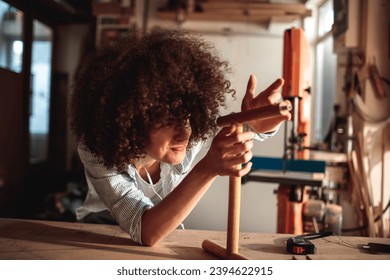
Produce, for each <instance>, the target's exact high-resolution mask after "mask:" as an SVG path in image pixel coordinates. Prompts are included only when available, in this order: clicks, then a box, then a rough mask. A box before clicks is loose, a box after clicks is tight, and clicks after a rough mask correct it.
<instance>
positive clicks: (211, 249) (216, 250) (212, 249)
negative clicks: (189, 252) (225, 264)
mask: <svg viewBox="0 0 390 280" xmlns="http://www.w3.org/2000/svg"><path fill="white" fill-rule="evenodd" d="M202 248H203V249H204V250H205V251H206V252H208V253H210V254H212V255H214V256H216V257H218V258H220V259H225V260H249V258H247V257H245V256H243V255H240V254H229V253H228V252H227V250H226V249H225V248H223V247H222V246H220V245H219V244H217V243H214V242H213V241H210V240H208V239H206V240H204V241H203V243H202Z"/></svg>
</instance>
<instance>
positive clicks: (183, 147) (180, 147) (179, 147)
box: [171, 145, 186, 152]
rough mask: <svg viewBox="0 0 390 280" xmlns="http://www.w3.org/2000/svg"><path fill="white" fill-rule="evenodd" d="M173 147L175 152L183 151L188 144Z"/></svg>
mask: <svg viewBox="0 0 390 280" xmlns="http://www.w3.org/2000/svg"><path fill="white" fill-rule="evenodd" d="M171 149H172V150H173V151H174V152H182V151H185V149H186V146H184V145H180V146H173V147H171Z"/></svg>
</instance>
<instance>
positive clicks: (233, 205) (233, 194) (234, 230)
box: [226, 125, 243, 255]
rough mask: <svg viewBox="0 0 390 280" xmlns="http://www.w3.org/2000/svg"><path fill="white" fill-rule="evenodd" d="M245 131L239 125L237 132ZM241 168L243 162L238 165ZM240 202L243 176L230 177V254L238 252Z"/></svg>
mask: <svg viewBox="0 0 390 280" xmlns="http://www.w3.org/2000/svg"><path fill="white" fill-rule="evenodd" d="M242 131H243V127H242V125H238V126H237V129H236V132H237V133H241V132H242ZM236 168H237V169H238V170H239V169H241V168H242V166H241V164H239V165H237V166H236ZM240 203H241V178H240V177H235V176H230V177H229V205H228V224H227V241H226V250H227V252H228V254H229V255H230V254H238V243H239V235H240Z"/></svg>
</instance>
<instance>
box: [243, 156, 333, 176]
mask: <svg viewBox="0 0 390 280" xmlns="http://www.w3.org/2000/svg"><path fill="white" fill-rule="evenodd" d="M251 162H252V164H253V165H252V170H258V169H261V170H277V171H283V170H285V171H297V172H310V173H325V168H326V162H325V161H322V160H306V159H295V160H293V159H287V160H284V159H283V158H276V157H256V156H254V157H253V158H252V160H251Z"/></svg>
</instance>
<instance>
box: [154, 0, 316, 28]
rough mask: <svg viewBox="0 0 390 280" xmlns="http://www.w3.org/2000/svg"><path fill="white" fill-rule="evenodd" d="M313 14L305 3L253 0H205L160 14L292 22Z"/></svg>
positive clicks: (176, 17)
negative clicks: (256, 0)
mask: <svg viewBox="0 0 390 280" xmlns="http://www.w3.org/2000/svg"><path fill="white" fill-rule="evenodd" d="M308 16H311V10H309V9H307V8H306V6H305V4H303V3H293V4H291V3H264V2H253V1H252V2H251V1H239V0H236V1H222V0H220V1H216V0H213V1H211V0H209V1H207V2H202V3H201V4H200V6H199V7H196V8H195V9H188V8H187V9H178V10H169V9H164V8H162V9H160V10H159V11H157V17H158V18H159V19H161V20H172V21H186V20H197V21H233V22H250V23H260V24H264V23H265V24H269V23H270V22H282V23H283V22H286V23H288V22H292V21H294V20H299V19H303V18H305V17H308Z"/></svg>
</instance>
